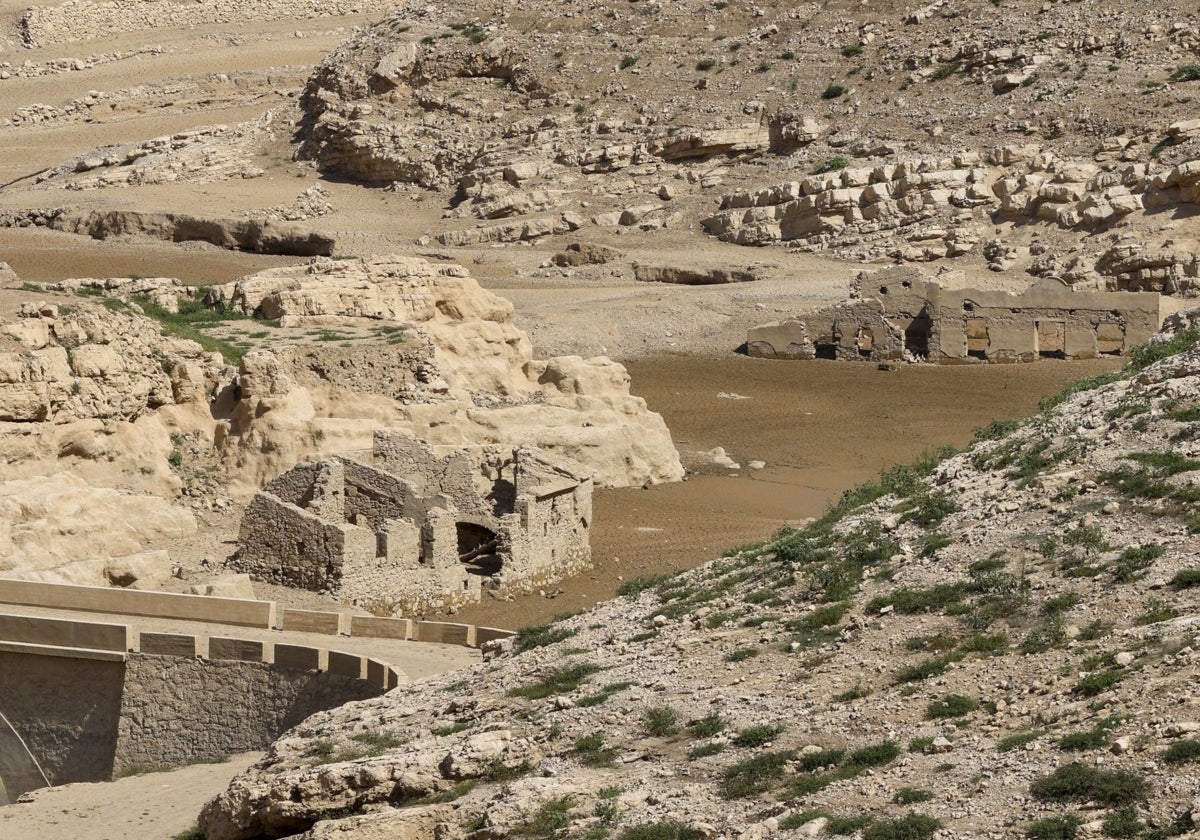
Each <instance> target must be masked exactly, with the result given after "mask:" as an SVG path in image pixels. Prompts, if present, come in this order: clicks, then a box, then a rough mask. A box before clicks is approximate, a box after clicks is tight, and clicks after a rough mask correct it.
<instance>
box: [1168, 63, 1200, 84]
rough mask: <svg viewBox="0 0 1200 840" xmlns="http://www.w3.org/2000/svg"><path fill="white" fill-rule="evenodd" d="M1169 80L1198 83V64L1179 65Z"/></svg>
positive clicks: (1199, 71)
mask: <svg viewBox="0 0 1200 840" xmlns="http://www.w3.org/2000/svg"><path fill="white" fill-rule="evenodd" d="M1170 78H1171V81H1172V82H1200V64H1181V65H1180V66H1179V67H1176V68H1175V70H1174V71H1172V73H1171V76H1170Z"/></svg>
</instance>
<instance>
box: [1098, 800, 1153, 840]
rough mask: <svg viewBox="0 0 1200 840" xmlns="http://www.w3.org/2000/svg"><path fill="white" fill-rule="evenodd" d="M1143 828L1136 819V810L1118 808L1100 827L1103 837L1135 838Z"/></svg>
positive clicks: (1140, 822)
mask: <svg viewBox="0 0 1200 840" xmlns="http://www.w3.org/2000/svg"><path fill="white" fill-rule="evenodd" d="M1143 828H1145V826H1144V825H1143V824H1142V821H1141V820H1140V819H1138V814H1137V809H1136V808H1131V807H1125V808H1118V809H1117V810H1116V811H1113V812H1112V813H1111V814H1109V815H1108V816H1107V817H1105V818H1104V823H1103V825H1102V826H1101V831H1103V832H1104V836H1105V837H1137V836H1138V835H1140V834H1141V833H1142V829H1143Z"/></svg>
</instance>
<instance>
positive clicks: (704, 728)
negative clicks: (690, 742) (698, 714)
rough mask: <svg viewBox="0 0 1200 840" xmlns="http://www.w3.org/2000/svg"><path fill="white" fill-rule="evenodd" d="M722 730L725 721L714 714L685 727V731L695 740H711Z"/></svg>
mask: <svg viewBox="0 0 1200 840" xmlns="http://www.w3.org/2000/svg"><path fill="white" fill-rule="evenodd" d="M724 730H725V719H724V718H722V717H721V716H720V715H719V714H718V713H716V712H712V713H711V714H708V715H705V716H704V717H702V718H700V719H699V720H694V721H692V722H691V723H689V724H688V725H687V731H688V732H689V733H690V734H691V735H692V736H693V737H696V738H711V737H712V736H714V735H716V734H718V733H720V732H723V731H724Z"/></svg>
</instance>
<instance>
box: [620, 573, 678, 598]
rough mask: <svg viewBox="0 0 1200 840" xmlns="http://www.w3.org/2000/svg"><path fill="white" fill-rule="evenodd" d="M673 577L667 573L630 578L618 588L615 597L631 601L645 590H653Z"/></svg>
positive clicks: (672, 574)
mask: <svg viewBox="0 0 1200 840" xmlns="http://www.w3.org/2000/svg"><path fill="white" fill-rule="evenodd" d="M674 576H675V575H674V573H668V574H665V575H639V576H637V577H634V578H630V579H629V580H627V581H625V582H624V583H622V584H621V585H620V586H618V587H617V595H619V596H621V597H622V598H629V599H630V600H633V599H636V598H637V596H639V595H641V594H642V593H643V592H645V591H646V590H647V589H653V588H654V587H656V586H658V585H659V584H661V583H662V582H663V581H667V580H670V579H671V578H673V577H674Z"/></svg>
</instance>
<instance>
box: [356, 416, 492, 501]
mask: <svg viewBox="0 0 1200 840" xmlns="http://www.w3.org/2000/svg"><path fill="white" fill-rule="evenodd" d="M373 452H374V457H375V463H376V464H377V465H378V466H379V467H380V468H381V469H384V470H387V471H388V472H391V473H394V474H395V475H398V476H403V477H404V478H405V479H406V480H408V481H411V482H412V483H413V484H414V487H415V488H416V489H418V490H419V491H420V492H425V493H432V492H434V491H436V492H438V493H441V494H442V495H444V496H446V497H447V498H448V499H450V500H451V501H452V502H453V503H454V505H455V506H456V507H457V508H458V509H459V511H461V512H462V513H463V514H470V515H475V516H486V515H491V514H492V510H491V509H490V508H489V507H488V506H486V505H485V504H483V497H486V496H487V493H488V492H490V490H491V486H490V485H491V484H492V483H493V482H494V481H495V479H496V478H498V477H500V476H499V475H498V473H499V472H500V471H501V469H502V466H503V465H505V464H507V463H508V462H510V461H511V450H509V451H508V452H504V448H503V447H472V448H469V449H456V450H455V451H453V452H451V453H449V454H448V455H446V456H439V455H438V454H437V453H436V452H435V451H434V450H433V448H432V447H430V446H429V445H427V444H426V443H424V442H423V441H421V440H419V439H417V438H414V437H411V436H410V435H405V434H389V433H388V432H386V431H378V432H376V433H375V440H374V449H373ZM506 456H507V457H506ZM489 461H491V462H494V464H493V465H492V466H490V467H489V466H488V462H489ZM485 472H490V473H492V475H491V478H490V479H485V475H484V473H485ZM510 477H511V470H510ZM485 484H487V485H489V486H488V487H486V488H485V487H484V486H483V485H485ZM481 491H482V492H481Z"/></svg>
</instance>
